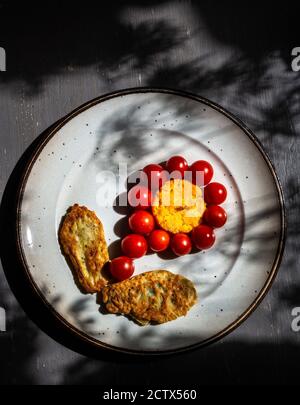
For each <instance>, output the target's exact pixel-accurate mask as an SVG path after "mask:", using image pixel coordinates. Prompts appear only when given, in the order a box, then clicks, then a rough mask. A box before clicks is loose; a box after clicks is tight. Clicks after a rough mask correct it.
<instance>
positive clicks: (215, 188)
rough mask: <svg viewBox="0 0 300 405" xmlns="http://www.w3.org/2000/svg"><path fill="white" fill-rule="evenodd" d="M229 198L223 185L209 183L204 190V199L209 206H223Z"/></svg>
mask: <svg viewBox="0 0 300 405" xmlns="http://www.w3.org/2000/svg"><path fill="white" fill-rule="evenodd" d="M226 197H227V190H226V188H225V186H223V184H221V183H216V182H214V183H209V184H208V185H207V186H206V187H205V189H204V199H205V202H206V203H207V204H209V205H210V204H213V205H219V204H222V203H223V202H224V201H225V200H226Z"/></svg>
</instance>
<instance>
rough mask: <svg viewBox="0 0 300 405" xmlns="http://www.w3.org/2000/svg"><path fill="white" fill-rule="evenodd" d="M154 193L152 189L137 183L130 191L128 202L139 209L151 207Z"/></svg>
mask: <svg viewBox="0 0 300 405" xmlns="http://www.w3.org/2000/svg"><path fill="white" fill-rule="evenodd" d="M152 199H153V196H152V193H151V191H150V190H149V189H148V188H147V187H145V186H143V185H139V184H137V185H136V186H134V187H132V188H131V189H130V190H129V192H128V203H129V205H130V206H131V207H133V208H137V209H147V208H150V207H151V203H152Z"/></svg>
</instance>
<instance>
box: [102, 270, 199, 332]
mask: <svg viewBox="0 0 300 405" xmlns="http://www.w3.org/2000/svg"><path fill="white" fill-rule="evenodd" d="M102 299H103V303H104V304H105V306H106V309H107V311H108V312H110V313H113V314H123V315H128V316H130V317H132V318H133V319H135V320H136V321H137V322H138V323H139V324H141V325H146V324H148V323H150V322H153V323H164V322H168V321H172V320H174V319H176V318H178V317H179V316H183V315H186V313H187V312H188V310H189V309H190V308H191V307H192V306H193V305H194V304H195V303H196V300H197V293H196V289H195V287H194V285H193V283H192V282H191V281H190V280H188V279H187V278H185V277H183V276H181V275H178V274H173V273H171V272H170V271H167V270H154V271H149V272H146V273H142V274H139V275H137V276H134V277H132V278H131V279H129V280H125V281H121V282H119V283H116V284H111V285H108V286H106V287H104V288H103V289H102Z"/></svg>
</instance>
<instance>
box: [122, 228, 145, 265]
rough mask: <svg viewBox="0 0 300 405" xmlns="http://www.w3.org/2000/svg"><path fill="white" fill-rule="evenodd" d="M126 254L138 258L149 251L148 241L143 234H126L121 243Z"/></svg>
mask: <svg viewBox="0 0 300 405" xmlns="http://www.w3.org/2000/svg"><path fill="white" fill-rule="evenodd" d="M121 247H122V250H123V252H124V254H125V255H126V256H128V257H130V258H132V259H138V258H139V257H142V256H144V255H145V254H146V253H147V248H148V246H147V241H146V239H145V238H144V237H143V236H142V235H136V234H134V233H132V234H130V235H127V236H125V238H124V239H123V240H122V243H121Z"/></svg>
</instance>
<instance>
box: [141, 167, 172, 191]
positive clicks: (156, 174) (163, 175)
mask: <svg viewBox="0 0 300 405" xmlns="http://www.w3.org/2000/svg"><path fill="white" fill-rule="evenodd" d="M143 172H144V173H145V174H146V175H147V182H148V184H147V187H148V188H149V189H150V190H152V191H153V190H156V189H158V188H159V187H161V186H162V185H163V184H164V183H165V182H166V181H167V180H168V179H169V175H168V172H167V171H166V170H164V168H163V167H162V166H161V165H157V164H154V163H153V164H150V165H147V166H145V167H144V168H143Z"/></svg>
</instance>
